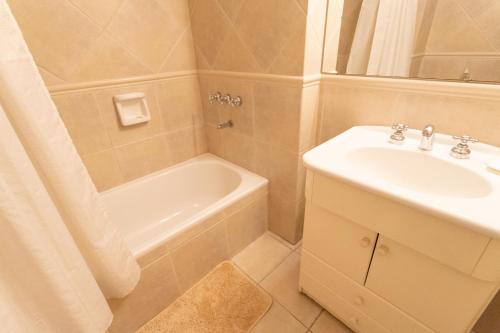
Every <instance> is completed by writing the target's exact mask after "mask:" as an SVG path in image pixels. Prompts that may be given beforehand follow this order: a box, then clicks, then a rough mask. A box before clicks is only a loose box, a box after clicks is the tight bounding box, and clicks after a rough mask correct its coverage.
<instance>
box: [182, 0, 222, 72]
mask: <svg viewBox="0 0 500 333" xmlns="http://www.w3.org/2000/svg"><path fill="white" fill-rule="evenodd" d="M190 6H191V8H192V10H193V12H192V14H191V22H192V29H193V38H194V42H195V45H196V46H197V51H198V52H200V53H201V54H203V59H204V60H206V62H207V64H206V65H207V66H208V67H209V68H211V67H212V66H213V64H214V62H215V59H216V57H217V54H218V53H219V50H220V48H221V47H222V46H223V44H224V41H225V39H226V34H227V33H228V31H227V30H228V29H229V27H230V22H229V19H228V17H227V16H226V15H225V14H224V11H223V10H222V9H221V8H220V6H219V4H218V1H217V0H204V1H196V2H193V1H192V2H190ZM198 64H200V60H198Z"/></svg>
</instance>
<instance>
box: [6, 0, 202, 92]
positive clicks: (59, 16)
mask: <svg viewBox="0 0 500 333" xmlns="http://www.w3.org/2000/svg"><path fill="white" fill-rule="evenodd" d="M9 5H10V6H11V7H12V10H13V13H14V15H15V17H16V20H17V21H18V22H19V24H20V27H21V30H22V32H23V35H24V36H25V39H26V41H27V43H28V46H29V48H30V50H31V52H32V53H33V56H34V58H35V61H36V63H37V64H38V65H39V66H41V67H43V76H44V79H45V82H46V83H47V85H56V84H61V83H65V82H68V83H76V82H87V81H95V80H108V79H122V78H129V77H133V76H139V75H149V74H152V73H153V72H154V73H158V72H162V73H163V72H169V71H180V70H194V69H196V57H195V51H194V45H193V40H192V34H191V29H190V24H191V22H190V17H189V8H188V1H187V0H168V1H166V0H155V1H147V2H142V1H140V0H108V1H99V0H60V1H59V0H58V1H47V0H41V1H34V0H9ZM108 24H109V26H108ZM103 29H106V31H107V33H105V32H104V31H103ZM82 50H83V51H82Z"/></svg>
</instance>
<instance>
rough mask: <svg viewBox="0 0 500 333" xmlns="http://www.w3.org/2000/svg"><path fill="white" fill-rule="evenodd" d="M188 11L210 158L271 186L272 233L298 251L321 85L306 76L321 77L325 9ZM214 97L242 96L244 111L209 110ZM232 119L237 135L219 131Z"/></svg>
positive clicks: (278, 5) (243, 3)
mask: <svg viewBox="0 0 500 333" xmlns="http://www.w3.org/2000/svg"><path fill="white" fill-rule="evenodd" d="M190 9H191V21H192V22H193V39H194V43H195V50H196V54H197V59H198V68H199V69H200V70H201V71H200V73H199V77H200V88H201V98H202V102H203V111H204V117H205V122H206V133H207V138H208V147H209V151H210V152H212V153H214V154H216V155H219V156H221V157H223V158H225V159H227V160H229V161H231V162H233V163H236V164H239V165H241V166H243V167H245V168H247V169H249V170H251V171H254V172H256V173H257V174H260V175H262V176H264V177H266V178H268V179H269V180H270V189H269V200H270V202H269V203H270V204H269V207H270V209H269V228H270V230H271V231H273V232H275V233H277V234H278V235H280V236H281V237H283V238H284V239H286V240H287V241H289V242H291V243H296V242H297V241H298V240H299V239H300V238H301V235H302V224H303V206H304V195H303V182H304V180H303V179H304V170H303V167H302V160H301V156H302V153H303V152H304V151H306V150H308V149H310V148H311V147H312V146H313V144H314V138H315V129H316V127H315V119H316V109H317V105H318V103H317V100H318V98H319V85H318V83H319V82H317V84H315V85H308V84H304V82H303V76H304V75H314V74H319V73H320V70H321V68H320V67H321V56H322V41H323V30H324V15H325V12H326V1H325V0H314V1H304V0H273V1H267V0H231V1H223V0H203V1H200V0H198V1H196V0H192V1H190ZM246 73H251V74H250V75H245V74H246ZM262 74H264V75H262ZM266 74H272V75H267V76H266ZM278 75H279V76H278ZM285 75H286V76H287V77H286V78H283V79H279V78H280V77H281V76H285ZM256 76H257V77H258V78H256ZM216 91H220V92H221V93H229V94H231V95H240V96H241V97H242V98H243V105H242V107H241V108H231V107H229V106H222V105H218V104H209V103H208V94H209V93H214V92H216ZM229 119H231V120H233V122H234V124H235V127H234V128H232V129H225V130H218V129H217V128H216V126H217V124H218V123H220V122H223V121H227V120H229Z"/></svg>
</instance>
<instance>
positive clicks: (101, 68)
mask: <svg viewBox="0 0 500 333" xmlns="http://www.w3.org/2000/svg"><path fill="white" fill-rule="evenodd" d="M148 74H152V71H151V70H150V69H149V68H147V67H146V66H144V65H143V64H142V63H141V61H140V60H139V59H137V58H136V57H135V56H133V55H132V54H131V53H130V52H129V51H127V50H126V49H125V48H123V47H122V46H121V45H120V44H119V43H118V42H116V41H115V40H114V39H112V38H111V37H110V36H108V35H107V34H102V35H101V36H100V37H99V38H97V39H96V40H95V43H94V44H93V45H92V47H90V49H89V50H88V52H86V54H85V56H84V57H83V58H82V61H81V62H80V63H79V64H78V67H77V69H76V70H75V71H74V72H73V73H72V74H71V76H70V79H71V81H73V82H86V81H99V80H110V79H120V78H124V77H133V76H139V75H148Z"/></svg>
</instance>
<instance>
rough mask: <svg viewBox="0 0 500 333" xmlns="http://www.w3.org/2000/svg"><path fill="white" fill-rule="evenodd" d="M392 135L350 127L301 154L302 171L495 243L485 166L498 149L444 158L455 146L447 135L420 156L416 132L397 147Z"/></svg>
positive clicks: (499, 176) (494, 183) (496, 220)
mask: <svg viewBox="0 0 500 333" xmlns="http://www.w3.org/2000/svg"><path fill="white" fill-rule="evenodd" d="M392 132H393V130H391V129H390V128H389V127H377V126H358V127H353V128H351V129H350V130H348V131H346V132H344V133H342V134H340V135H339V136H337V137H335V138H333V139H331V140H329V141H327V142H325V143H323V144H322V145H320V146H318V147H316V148H314V149H312V150H311V151H309V152H307V153H306V154H304V163H305V166H306V167H307V168H308V169H310V170H312V171H313V172H319V173H322V174H325V175H327V176H331V177H335V178H338V179H340V180H342V181H343V182H346V183H349V184H351V185H354V186H357V187H360V188H362V189H364V190H367V191H370V192H373V193H376V194H379V195H382V196H385V197H388V198H390V199H393V200H395V201H398V202H401V203H403V204H405V205H409V206H413V207H415V208H418V209H420V210H423V211H426V212H428V213H431V214H434V215H438V216H440V217H444V218H447V219H448V220H449V221H452V222H457V223H461V224H464V225H465V226H467V227H469V228H472V229H474V230H476V231H479V232H482V233H485V234H487V235H489V236H492V237H495V238H500V173H498V172H494V171H493V170H490V169H488V168H487V166H486V164H487V162H488V161H491V160H493V159H495V158H497V159H500V148H498V147H494V146H490V145H486V144H481V143H477V144H473V145H471V148H472V154H471V157H470V159H466V160H460V159H456V158H454V157H452V156H450V154H449V152H450V149H451V148H452V147H453V146H454V145H455V144H456V141H455V140H453V139H452V138H451V137H450V136H448V135H442V134H436V135H435V143H434V148H433V149H432V151H421V150H419V149H418V145H419V142H420V138H421V132H420V131H417V130H408V132H407V136H406V140H405V141H404V143H403V144H402V145H395V144H391V143H389V137H390V135H391V133H392Z"/></svg>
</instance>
